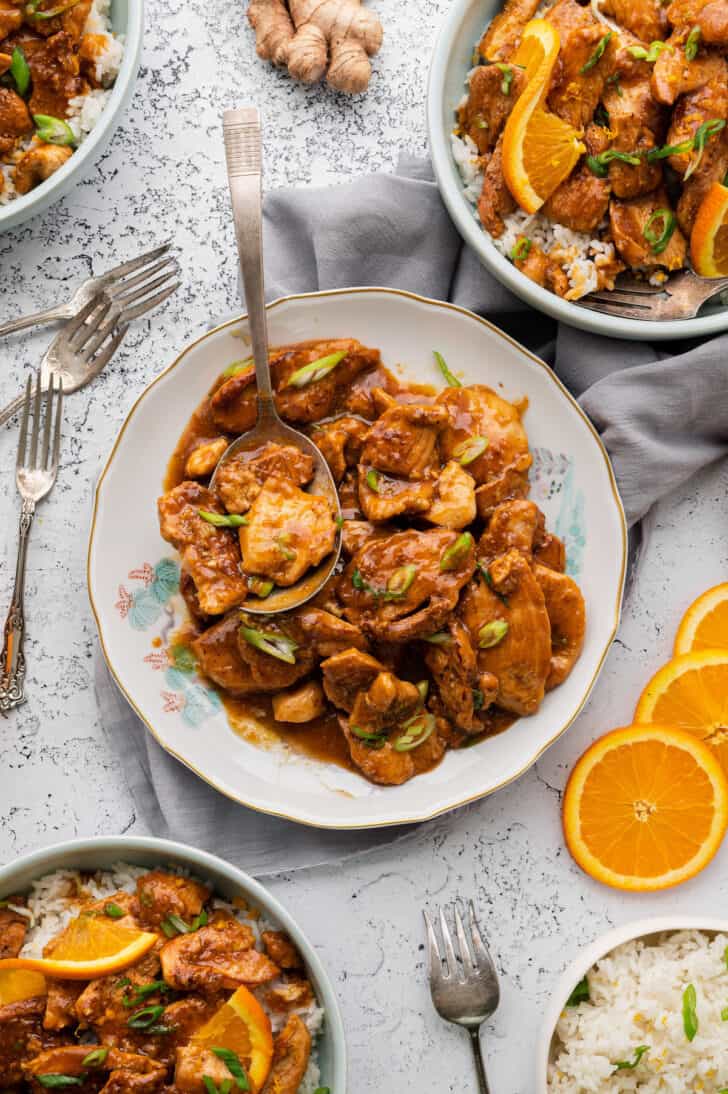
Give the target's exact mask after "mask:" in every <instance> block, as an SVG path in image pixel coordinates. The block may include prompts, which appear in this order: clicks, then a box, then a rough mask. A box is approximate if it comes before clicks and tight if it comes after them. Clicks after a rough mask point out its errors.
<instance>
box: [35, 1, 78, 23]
mask: <svg viewBox="0 0 728 1094" xmlns="http://www.w3.org/2000/svg"><path fill="white" fill-rule="evenodd" d="M78 3H79V0H71V3H70V4H62V5H61V6H60V7H59V8H51V9H50V11H38V8H39V6H40V0H30V3H29V4H26V5H25V14H26V15H28V16H29V17H30V18H31V19H55V17H56V16H57V15H65V13H66V12H67V11H70V10H71V8H75V6H76V4H78Z"/></svg>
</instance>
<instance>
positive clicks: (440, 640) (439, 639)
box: [422, 631, 452, 646]
mask: <svg viewBox="0 0 728 1094" xmlns="http://www.w3.org/2000/svg"><path fill="white" fill-rule="evenodd" d="M422 641H423V642H429V643H430V645H431V646H449V645H450V643H451V642H452V637H451V636H450V635H449V634H448V633H447V631H437V633H436V634H428V635H427V637H426V638H423V640H422Z"/></svg>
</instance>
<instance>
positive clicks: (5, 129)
mask: <svg viewBox="0 0 728 1094" xmlns="http://www.w3.org/2000/svg"><path fill="white" fill-rule="evenodd" d="M32 132H33V119H32V118H31V116H30V113H29V111H28V107H27V106H26V104H25V102H24V101H23V99H21V97H20V95H18V94H17V93H16V92H15V91H11V90H10V88H8V87H0V156H2V157H3V158H4V157H6V156H7V155H8V154H9V153H10V152H12V151H13V149H14V148H15V146H16V144H17V143H18V140H19V139H20V138H21V137H25V136H27V135H28V134H29V133H32Z"/></svg>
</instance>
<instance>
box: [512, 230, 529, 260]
mask: <svg viewBox="0 0 728 1094" xmlns="http://www.w3.org/2000/svg"><path fill="white" fill-rule="evenodd" d="M532 246H533V243H532V242H531V240H530V239H526V237H525V236H521V238H520V239H519V240H518V242H517V243H515V244H514V246H513V247H511V256H510V257H511V262H524V261H525V259H527V258H528V255H529V252H530V250H531V247H532Z"/></svg>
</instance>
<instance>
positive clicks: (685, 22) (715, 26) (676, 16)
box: [666, 0, 728, 48]
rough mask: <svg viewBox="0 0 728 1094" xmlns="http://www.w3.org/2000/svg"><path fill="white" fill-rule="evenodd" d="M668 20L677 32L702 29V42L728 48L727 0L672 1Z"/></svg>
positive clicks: (668, 9)
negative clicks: (693, 28)
mask: <svg viewBox="0 0 728 1094" xmlns="http://www.w3.org/2000/svg"><path fill="white" fill-rule="evenodd" d="M666 14H667V18H668V19H669V21H670V23H671V24H672V25H673V27H675V28H676V29H677V30H683V31H685V32H686V33H688V32H689V31H690V30H691V29H692V27H694V26H698V27H700V32H701V41H703V42H706V43H709V44H710V45H716V46H722V47H724V48H725V47H726V46H728V9H727V8H726V5H725V0H672V3H671V4H670V5H669V7H668V8H667V12H666Z"/></svg>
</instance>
